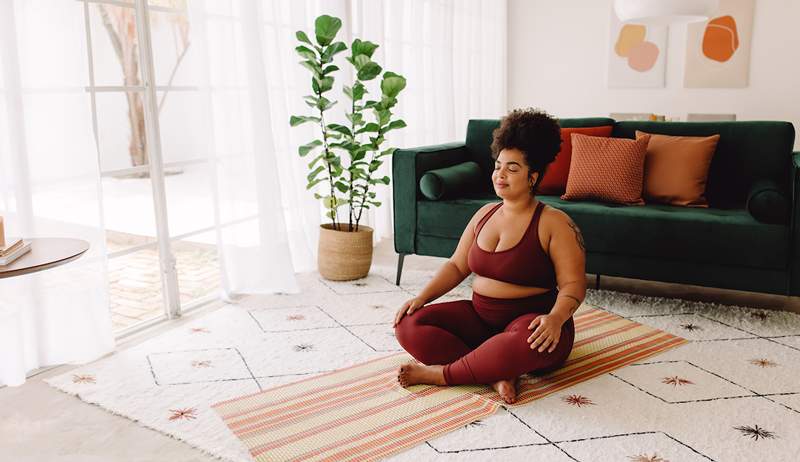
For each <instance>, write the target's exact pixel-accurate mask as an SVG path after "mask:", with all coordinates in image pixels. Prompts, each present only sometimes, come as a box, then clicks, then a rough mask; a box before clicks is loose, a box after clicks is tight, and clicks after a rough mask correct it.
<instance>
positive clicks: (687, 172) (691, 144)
mask: <svg viewBox="0 0 800 462" xmlns="http://www.w3.org/2000/svg"><path fill="white" fill-rule="evenodd" d="M645 135H650V142H649V143H648V144H647V155H646V156H645V160H644V191H643V192H642V195H643V196H644V200H645V201H646V202H648V203H650V202H655V203H661V204H670V205H680V206H684V207H708V201H707V200H706V196H705V192H706V180H707V179H708V167H709V166H711V159H713V158H714V150H715V149H716V147H717V142H718V141H719V135H711V136H670V135H658V134H650V133H645V132H642V131H639V130H636V138H639V137H640V136H645Z"/></svg>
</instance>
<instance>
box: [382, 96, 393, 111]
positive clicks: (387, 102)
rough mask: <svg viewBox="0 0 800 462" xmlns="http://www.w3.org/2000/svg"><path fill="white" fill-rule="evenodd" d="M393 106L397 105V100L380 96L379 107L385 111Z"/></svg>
mask: <svg viewBox="0 0 800 462" xmlns="http://www.w3.org/2000/svg"><path fill="white" fill-rule="evenodd" d="M395 104H397V98H392V97H389V96H386V95H384V96H381V104H380V105H381V107H383V108H385V109H389V108H390V107H392V106H394V105H395Z"/></svg>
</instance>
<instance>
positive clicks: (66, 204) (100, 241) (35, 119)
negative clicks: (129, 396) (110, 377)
mask: <svg viewBox="0 0 800 462" xmlns="http://www.w3.org/2000/svg"><path fill="white" fill-rule="evenodd" d="M85 37H86V34H85V31H84V26H83V9H82V6H81V4H80V3H78V2H74V1H70V2H64V1H40V0H32V1H29V0H25V1H16V2H14V1H11V0H0V215H2V216H3V217H4V218H5V225H6V236H9V235H10V236H24V237H71V238H78V239H83V240H86V241H88V242H89V244H90V246H91V247H90V249H89V251H88V252H87V253H86V254H84V256H83V257H81V258H80V259H78V260H76V261H74V262H72V263H70V264H67V265H64V266H60V267H57V268H53V269H50V270H47V271H43V272H39V273H35V274H32V275H26V276H18V277H12V278H5V279H0V385H19V384H21V383H23V382H24V381H25V376H26V373H27V372H29V371H31V370H33V369H35V368H37V367H39V366H42V365H49V364H60V363H83V362H87V361H90V360H92V359H95V358H97V357H99V356H101V355H102V354H104V353H106V352H108V351H110V350H111V349H113V347H114V338H113V335H112V333H111V323H110V320H109V312H108V281H107V278H106V259H105V255H106V248H105V234H104V231H103V221H102V213H101V209H102V208H101V195H100V189H99V188H100V182H99V175H98V163H97V151H96V147H95V143H94V138H93V134H92V117H91V110H90V100H89V96H88V93H87V92H86V91H85V87H86V85H87V82H88V79H87V65H86V56H87V55H86V46H85V45H86V44H85Z"/></svg>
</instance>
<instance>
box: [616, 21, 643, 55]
mask: <svg viewBox="0 0 800 462" xmlns="http://www.w3.org/2000/svg"><path fill="white" fill-rule="evenodd" d="M646 33H647V28H646V27H644V26H640V25H639V24H625V25H624V26H622V28H621V29H620V30H619V35H617V43H615V44H614V51H615V52H616V53H617V54H618V55H619V56H628V53H630V51H631V49H632V48H634V47H636V46H637V45H639V44H641V43H642V42H644V37H645V35H646Z"/></svg>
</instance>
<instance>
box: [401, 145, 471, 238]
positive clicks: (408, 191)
mask: <svg viewBox="0 0 800 462" xmlns="http://www.w3.org/2000/svg"><path fill="white" fill-rule="evenodd" d="M468 160H470V158H469V153H468V152H467V149H466V147H465V145H464V143H463V142H457V143H447V144H438V145H433V146H423V147H418V148H410V149H398V150H397V151H395V152H394V154H393V155H392V185H393V186H392V201H393V206H394V207H393V208H394V250H395V251H396V252H398V253H415V252H416V248H415V235H416V228H417V199H419V197H420V196H421V195H422V193H421V192H420V190H419V179H420V178H421V177H422V175H424V174H425V172H427V171H429V170H435V169H437V168H443V167H450V166H452V165H456V164H460V163H462V162H466V161H468Z"/></svg>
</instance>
